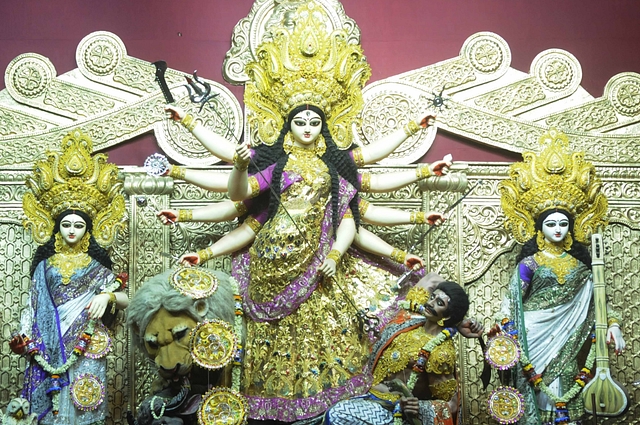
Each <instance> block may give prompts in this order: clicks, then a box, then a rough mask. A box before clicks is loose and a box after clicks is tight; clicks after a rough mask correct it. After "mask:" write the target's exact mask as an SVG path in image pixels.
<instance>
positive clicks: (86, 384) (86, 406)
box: [69, 373, 105, 412]
mask: <svg viewBox="0 0 640 425" xmlns="http://www.w3.org/2000/svg"><path fill="white" fill-rule="evenodd" d="M69 391H70V392H71V400H73V404H74V405H75V406H76V408H78V409H79V410H82V411H84V412H86V411H89V410H95V409H97V408H98V406H100V405H101V404H102V402H103V401H104V396H105V391H104V385H103V384H102V382H101V381H100V379H99V378H98V377H97V376H95V375H92V374H90V373H84V374H82V375H78V376H77V377H76V378H75V379H74V380H73V383H72V384H71V387H70V389H69Z"/></svg>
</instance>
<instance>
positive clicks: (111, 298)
mask: <svg viewBox="0 0 640 425" xmlns="http://www.w3.org/2000/svg"><path fill="white" fill-rule="evenodd" d="M101 294H107V295H109V304H107V306H109V305H111V314H114V313H115V312H116V294H114V293H113V292H101Z"/></svg>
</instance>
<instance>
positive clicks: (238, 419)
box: [198, 387, 248, 425]
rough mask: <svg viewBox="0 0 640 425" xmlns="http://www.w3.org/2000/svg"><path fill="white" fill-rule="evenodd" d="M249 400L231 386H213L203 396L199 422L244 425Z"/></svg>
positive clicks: (207, 424) (215, 424)
mask: <svg viewBox="0 0 640 425" xmlns="http://www.w3.org/2000/svg"><path fill="white" fill-rule="evenodd" d="M247 407H248V406H247V401H246V399H245V398H244V397H243V396H242V395H241V394H240V393H239V392H237V391H234V390H232V389H229V388H223V387H217V388H212V389H211V390H209V392H207V393H206V394H205V395H204V397H203V398H202V403H201V404H200V407H199V409H198V423H199V424H202V425H243V424H246V423H247Z"/></svg>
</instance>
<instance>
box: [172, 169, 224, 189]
mask: <svg viewBox="0 0 640 425" xmlns="http://www.w3.org/2000/svg"><path fill="white" fill-rule="evenodd" d="M166 175H167V176H169V177H172V178H174V179H181V180H184V181H186V182H187V183H191V184H193V185H195V186H198V187H200V188H202V189H205V190H209V191H211V192H226V191H227V183H228V181H229V173H219V172H215V171H209V170H192V169H189V168H185V167H181V166H179V165H170V166H169V171H168V172H167V173H166Z"/></svg>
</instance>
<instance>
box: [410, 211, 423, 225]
mask: <svg viewBox="0 0 640 425" xmlns="http://www.w3.org/2000/svg"><path fill="white" fill-rule="evenodd" d="M426 222H427V221H426V218H425V216H424V212H423V211H411V214H410V215H409V223H411V224H424V223H426Z"/></svg>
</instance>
